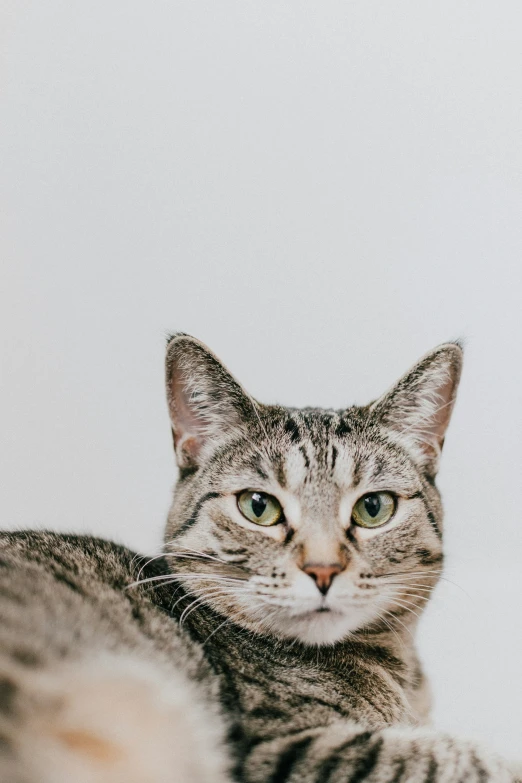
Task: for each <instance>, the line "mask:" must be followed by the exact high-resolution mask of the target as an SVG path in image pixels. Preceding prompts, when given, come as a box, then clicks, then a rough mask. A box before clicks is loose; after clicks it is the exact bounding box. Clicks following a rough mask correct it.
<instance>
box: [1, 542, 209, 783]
mask: <svg viewBox="0 0 522 783" xmlns="http://www.w3.org/2000/svg"><path fill="white" fill-rule="evenodd" d="M143 568H150V566H147V560H145V559H144V558H140V557H138V556H137V555H135V554H134V553H132V552H131V551H129V550H128V549H126V548H125V547H122V546H119V545H117V544H114V543H111V542H108V541H104V540H101V539H96V538H91V537H88V536H72V535H59V534H55V533H43V532H30V531H24V532H17V533H1V534H0V779H2V780H6V781H7V780H9V781H10V783H11V781H13V783H18V781H24V783H25V781H26V780H27V781H31V783H32V781H33V780H38V781H39V782H40V781H41V782H42V783H46V781H49V783H50V781H53V783H54V781H56V780H61V779H62V777H61V775H62V769H66V770H67V774H69V775H71V772H72V771H74V775H72V777H73V778H74V779H75V780H77V781H78V783H83V781H84V779H85V781H88V780H91V777H89V775H91V774H93V770H94V769H95V770H96V773H95V774H96V778H95V779H96V780H98V779H99V780H100V781H103V780H105V779H107V781H109V780H110V781H119V780H120V779H121V780H125V781H134V780H136V781H138V780H139V781H148V780H150V781H161V780H163V777H162V775H163V771H162V770H166V769H168V768H169V767H170V766H171V762H173V761H174V759H175V760H176V764H178V765H179V764H180V763H181V770H180V771H181V772H182V771H183V770H182V768H183V764H186V767H187V768H186V770H185V772H184V773H183V774H182V776H181V778H180V779H184V778H186V779H187V780H192V779H193V780H195V781H197V780H199V779H204V778H205V776H206V772H205V770H204V769H203V767H201V769H200V768H199V767H200V766H201V765H203V766H204V765H205V764H206V762H205V760H204V759H201V758H198V755H197V754H195V753H193V752H190V748H191V747H193V746H194V742H202V743H206V744H209V747H210V748H212V747H214V748H215V753H214V756H213V754H212V752H211V753H210V756H209V758H210V759H211V760H212V764H213V770H217V772H218V779H220V774H221V773H220V770H222V769H223V768H224V761H223V760H222V756H221V754H220V751H219V749H218V746H219V745H220V743H221V736H222V733H223V724H222V721H221V719H220V716H219V715H218V713H217V710H216V707H215V704H216V698H215V693H216V689H217V688H218V683H217V682H216V678H215V677H214V676H213V675H212V673H211V671H210V669H209V667H208V665H207V663H206V660H205V658H204V656H203V654H202V651H201V649H200V647H199V645H197V644H196V643H194V642H193V641H191V639H190V638H189V637H188V636H187V635H186V634H185V633H184V632H183V631H182V630H181V629H180V628H179V626H178V624H177V623H176V622H175V621H174V620H173V619H172V618H171V617H169V616H168V614H167V613H166V612H164V611H162V610H161V608H159V607H158V606H157V605H155V604H154V603H153V601H152V600H150V598H149V595H148V591H147V589H146V587H145V586H144V585H142V586H140V587H139V588H135V587H132V586H131V585H132V583H133V581H134V580H135V577H136V573H137V572H139V570H140V569H143ZM172 737H175V740H173V739H172ZM171 756H172V759H171V758H170V757H171ZM184 760H185V761H184ZM44 767H45V769H46V770H47V769H48V773H47V772H45V773H41V770H42V769H43V768H44ZM42 774H48V777H44V778H42ZM104 775H106V778H105V777H104ZM165 779H166V778H165Z"/></svg>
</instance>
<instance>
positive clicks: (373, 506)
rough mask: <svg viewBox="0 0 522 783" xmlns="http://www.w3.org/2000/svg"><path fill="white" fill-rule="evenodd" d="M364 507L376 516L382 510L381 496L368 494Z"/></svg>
mask: <svg viewBox="0 0 522 783" xmlns="http://www.w3.org/2000/svg"><path fill="white" fill-rule="evenodd" d="M364 508H365V509H366V511H367V512H368V514H369V515H370V516H371V517H373V518H375V517H376V516H377V514H378V513H379V511H380V510H381V501H380V500H379V496H378V495H368V497H365V498H364Z"/></svg>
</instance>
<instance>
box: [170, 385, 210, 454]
mask: <svg viewBox="0 0 522 783" xmlns="http://www.w3.org/2000/svg"><path fill="white" fill-rule="evenodd" d="M170 389H171V393H170V400H169V407H170V418H171V421H172V431H173V433H174V446H175V449H176V454H177V457H178V462H179V464H180V465H187V464H190V463H193V462H195V461H196V459H197V457H198V454H199V452H200V450H201V446H202V435H203V429H204V423H203V421H202V420H201V418H200V417H199V416H198V415H197V413H196V410H195V405H191V403H190V395H191V393H192V392H191V391H190V390H189V389H188V388H187V385H186V383H185V381H184V378H183V375H182V373H181V372H179V370H178V371H175V372H174V373H173V375H172V379H171V385H170Z"/></svg>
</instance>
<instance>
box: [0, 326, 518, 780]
mask: <svg viewBox="0 0 522 783" xmlns="http://www.w3.org/2000/svg"><path fill="white" fill-rule="evenodd" d="M461 364H462V349H461V347H460V345H459V344H457V343H448V344H444V345H442V346H439V347H438V348H436V349H435V350H434V351H432V352H431V353H429V354H427V355H426V356H425V357H424V358H423V359H421V361H420V362H419V363H418V364H417V365H416V366H415V367H414V368H413V369H412V370H410V371H409V372H408V373H407V374H406V375H405V376H403V377H402V378H401V380H399V381H398V383H396V384H395V386H394V387H392V389H391V390H390V391H389V392H387V393H385V394H384V395H383V396H381V397H380V398H379V399H377V400H376V401H374V402H373V403H371V404H369V405H367V406H365V407H351V408H347V409H346V410H341V411H334V410H321V409H316V408H305V409H300V410H298V409H292V408H285V407H281V406H278V405H261V404H260V403H258V402H256V401H254V400H253V399H252V398H251V397H250V396H249V395H248V394H247V392H246V391H245V390H244V389H243V388H242V387H241V386H240V384H239V383H238V382H237V381H236V380H235V378H234V377H233V376H232V375H231V374H230V373H229V372H228V370H227V369H226V368H225V367H224V366H223V364H222V363H221V362H220V361H219V360H218V359H217V358H216V357H215V356H214V355H213V354H212V353H211V352H210V350H209V349H208V348H207V347H206V346H204V345H203V344H202V343H201V342H199V341H198V340H196V339H195V338H193V337H190V336H188V335H185V334H177V335H174V336H173V337H172V338H171V339H170V340H169V342H168V346H167V357H166V378H167V399H168V406H169V411H170V418H171V424H172V433H173V440H174V449H175V454H176V459H177V463H178V468H179V474H178V481H177V485H176V488H175V493H174V498H173V502H172V506H171V509H170V512H169V515H168V520H167V525H166V532H165V542H164V551H163V553H162V554H161V555H160V556H157V557H155V558H146V557H143V556H140V555H137V554H135V553H132V552H130V551H129V550H127V549H126V548H125V547H122V546H119V545H116V544H113V543H111V542H108V541H104V540H101V539H95V538H91V537H88V536H75V535H59V534H56V533H52V532H49V533H44V532H32V531H25V532H16V533H3V534H0V542H1V543H0V780H1V781H2V782H3V783H62V782H63V783H66V782H67V783H70V781H73V780H74V781H75V783H109V781H110V782H111V783H120V781H121V783H123V781H125V783H189V782H190V783H207V782H208V783H210V781H212V783H229V782H230V781H233V780H236V781H244V782H245V783H292V782H297V781H299V783H319V782H320V783H340V782H341V781H343V783H348V782H350V783H358V782H360V781H368V783H406V782H408V783H412V782H416V781H419V782H420V781H427V782H429V783H458V781H469V782H470V783H473V782H474V781H476V782H477V783H486V782H487V781H497V782H498V783H502V782H504V781H505V783H513V782H514V781H516V780H518V781H521V780H522V777H520V772H519V771H515V770H514V768H512V767H511V766H510V765H509V764H508V763H507V762H505V761H504V760H502V759H501V758H499V757H497V756H496V755H495V754H493V753H491V752H489V751H487V750H485V749H483V748H482V747H481V746H478V745H476V744H475V743H473V742H471V741H467V740H462V739H459V738H455V737H451V736H448V735H446V734H443V733H439V732H437V731H434V730H432V729H430V728H429V726H428V723H429V710H430V694H429V687H428V684H427V682H426V679H425V677H424V675H423V672H422V669H421V666H420V663H419V660H418V657H417V654H416V651H415V646H414V642H413V635H414V633H415V629H416V626H417V623H418V619H419V617H420V615H421V613H422V611H423V609H424V607H425V605H426V603H427V601H428V600H429V598H430V595H431V592H432V590H433V588H434V587H435V585H436V584H437V582H438V580H439V578H440V574H441V570H442V561H443V550H442V507H441V501H440V496H439V492H438V490H437V488H436V485H435V477H436V473H437V469H438V464H439V458H440V454H441V449H442V445H443V441H444V436H445V432H446V428H447V425H448V423H449V419H450V415H451V412H452V408H453V405H454V402H455V395H456V390H457V386H458V382H459V377H460V372H461Z"/></svg>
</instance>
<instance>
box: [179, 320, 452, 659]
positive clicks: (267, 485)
mask: <svg viewBox="0 0 522 783" xmlns="http://www.w3.org/2000/svg"><path fill="white" fill-rule="evenodd" d="M461 363H462V350H461V348H460V346H459V345H458V344H455V343H448V344H445V345H441V346H440V347H438V348H436V349H435V350H434V351H432V352H431V353H429V354H428V355H426V356H425V357H424V358H423V359H421V361H420V362H419V363H418V364H417V365H416V366H415V367H414V368H413V369H412V370H410V372H408V373H407V374H406V375H405V376H403V377H402V378H401V379H400V380H399V381H398V383H397V384H396V385H395V386H394V387H393V388H392V389H391V390H390V391H388V392H387V393H386V394H384V395H383V396H382V397H380V398H379V399H378V400H376V401H375V402H373V403H371V404H369V405H367V406H366V407H351V408H346V409H345V410H322V409H318V408H304V409H300V410H297V409H293V408H284V407H281V406H278V405H261V404H260V403H258V402H256V401H255V400H253V399H252V398H251V397H250V396H249V395H248V393H247V392H246V391H245V390H244V389H243V388H242V387H241V385H240V384H239V383H238V382H237V381H236V380H235V378H234V377H233V376H232V375H231V374H230V373H229V372H228V370H227V369H226V368H225V367H224V366H223V364H222V363H221V362H220V361H219V360H218V359H217V358H216V357H215V356H214V355H213V354H212V353H211V352H210V351H209V349H208V348H206V347H205V346H204V345H203V344H202V343H201V342H199V341H198V340H196V339H194V338H193V337H190V336H188V335H184V334H179V335H175V336H174V337H172V338H171V340H170V341H169V343H168V348H167V397H168V404H169V410H170V417H171V422H172V430H173V435H174V446H175V452H176V458H177V462H178V466H179V471H180V472H179V480H178V484H177V487H176V491H175V495H174V501H173V504H172V508H171V510H170V514H169V519H168V524H167V530H166V538H165V541H166V551H167V552H168V553H169V557H170V558H171V559H170V565H171V570H172V572H173V573H174V574H176V575H178V578H180V579H181V580H182V582H183V584H184V586H185V588H186V590H187V591H188V592H189V593H190V594H191V595H193V596H194V599H195V600H196V599H197V602H196V603H194V604H192V603H189V604H187V609H188V610H190V609H189V607H192V606H194V607H195V606H197V605H198V603H199V602H200V601H201V602H205V603H207V604H208V605H210V606H212V607H213V608H214V609H215V610H217V611H218V612H220V613H221V614H223V615H224V616H225V617H228V618H230V619H232V620H233V621H234V622H236V623H238V624H239V625H241V626H243V627H246V628H248V629H250V630H255V631H258V632H260V633H270V634H274V635H276V636H279V637H286V638H293V639H299V640H300V641H302V642H304V643H307V644H313V645H321V644H332V643H334V642H337V641H339V640H341V639H343V638H346V637H347V636H349V635H350V633H353V632H355V631H357V630H360V629H362V628H370V627H373V628H375V627H377V626H380V625H382V627H385V626H390V627H391V628H392V629H400V628H401V626H406V625H409V623H410V621H411V620H412V619H414V615H415V616H416V615H417V614H419V610H421V609H422V607H423V606H424V603H425V601H426V600H427V598H428V597H429V594H430V591H431V589H432V587H433V586H434V585H435V584H436V582H437V579H438V576H439V574H440V570H441V564H442V509H441V504H440V498H439V494H438V491H437V489H436V488H435V483H434V479H435V475H436V472H437V468H438V462H439V456H440V452H441V448H442V444H443V441H444V435H445V431H446V427H447V425H448V422H449V419H450V415H451V410H452V408H453V404H454V401H455V393H456V389H457V385H458V381H459V376H460V370H461Z"/></svg>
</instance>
